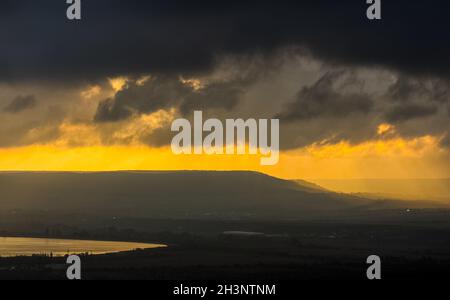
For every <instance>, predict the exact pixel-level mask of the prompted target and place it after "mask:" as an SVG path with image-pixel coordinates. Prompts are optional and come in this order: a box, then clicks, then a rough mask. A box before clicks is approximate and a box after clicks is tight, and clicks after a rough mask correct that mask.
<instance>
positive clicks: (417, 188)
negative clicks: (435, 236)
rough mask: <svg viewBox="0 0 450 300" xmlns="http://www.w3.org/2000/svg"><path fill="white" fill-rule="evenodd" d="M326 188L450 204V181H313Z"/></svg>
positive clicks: (373, 195)
mask: <svg viewBox="0 0 450 300" xmlns="http://www.w3.org/2000/svg"><path fill="white" fill-rule="evenodd" d="M313 181H314V182H315V183H317V184H319V185H321V186H323V187H324V188H327V189H330V190H333V191H338V192H342V193H353V194H365V196H369V197H378V198H380V197H381V198H383V197H384V198H397V199H407V200H432V201H442V202H447V203H450V179H348V180H339V179H336V180H331V179H330V180H313Z"/></svg>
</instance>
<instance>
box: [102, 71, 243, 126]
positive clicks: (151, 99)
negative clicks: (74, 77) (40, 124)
mask: <svg viewBox="0 0 450 300" xmlns="http://www.w3.org/2000/svg"><path fill="white" fill-rule="evenodd" d="M245 82H246V81H239V82H235V81H231V82H218V83H211V84H209V85H208V86H206V87H204V88H202V89H199V90H196V89H195V88H194V87H192V86H190V85H189V84H188V83H183V82H182V80H181V79H180V78H179V77H176V76H157V77H154V78H152V79H150V80H149V81H147V82H146V83H144V84H142V85H138V84H136V83H129V84H128V86H127V87H125V88H124V89H123V90H122V91H119V92H118V93H117V94H116V95H115V96H114V98H110V99H106V100H104V101H102V102H100V104H99V106H98V108H97V113H96V115H95V121H96V122H115V121H121V120H125V119H127V118H129V117H131V116H134V115H139V114H149V113H153V112H156V111H158V110H161V109H170V108H177V109H179V110H180V112H181V113H182V114H183V115H186V114H188V113H190V112H192V111H194V110H211V109H225V110H230V109H232V108H233V107H234V106H235V105H236V104H237V103H238V101H239V96H240V95H241V93H242V90H243V88H242V87H243V85H244V83H245Z"/></svg>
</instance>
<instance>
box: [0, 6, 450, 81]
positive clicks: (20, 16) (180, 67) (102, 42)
mask: <svg viewBox="0 0 450 300" xmlns="http://www.w3.org/2000/svg"><path fill="white" fill-rule="evenodd" d="M65 2H66V1H62V0H40V1H35V0H21V1H16V0H3V1H2V2H1V3H0V13H1V18H0V36H1V38H2V41H1V44H2V47H1V48H0V80H33V79H53V80H68V79H71V80H86V79H92V80H95V79H99V78H104V77H106V76H114V75H118V74H136V73H161V72H162V73H180V72H182V73H186V72H199V71H205V70H208V69H211V68H212V67H213V66H214V63H215V59H216V58H217V57H218V56H223V55H241V54H248V53H261V54H263V55H269V56H270V55H271V54H273V53H274V51H275V50H277V49H280V48H283V47H303V48H306V49H309V50H310V51H311V52H312V53H313V54H314V55H315V56H317V57H318V58H319V59H321V60H324V61H327V62H332V63H340V64H347V65H366V66H384V67H389V68H395V69H397V70H401V71H403V72H406V73H415V74H428V75H430V74H432V75H438V76H445V77H448V76H449V75H450V61H449V56H448V53H450V36H449V35H448V27H449V18H448V11H449V9H450V8H449V4H448V1H440V0H436V1H433V2H432V3H429V2H427V1H419V0H417V1H416V0H397V1H383V20H382V21H379V22H369V21H368V20H367V18H366V9H367V4H366V1H361V0H344V1H328V0H314V1H310V0H303V1H300V0H299V1H291V0H280V1H268V0H247V1H242V0H216V1H205V0H190V1H185V0H149V1H141V0H96V1H83V4H82V5H83V8H82V18H83V19H82V21H81V22H69V21H68V20H67V19H66V15H65V11H66V8H67V4H66V3H65Z"/></svg>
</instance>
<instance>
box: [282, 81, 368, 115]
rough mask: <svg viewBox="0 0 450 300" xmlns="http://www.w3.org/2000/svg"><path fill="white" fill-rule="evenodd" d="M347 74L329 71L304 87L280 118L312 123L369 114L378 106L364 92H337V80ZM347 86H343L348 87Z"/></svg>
mask: <svg viewBox="0 0 450 300" xmlns="http://www.w3.org/2000/svg"><path fill="white" fill-rule="evenodd" d="M346 75H348V74H347V72H329V73H327V74H325V75H324V76H323V77H322V78H320V79H319V80H318V81H317V82H316V83H315V84H314V85H312V86H308V87H305V88H303V89H302V90H301V91H300V92H299V93H298V95H297V99H296V101H295V102H294V103H292V104H290V105H288V107H287V108H286V110H285V111H284V112H283V113H281V114H280V115H279V116H278V117H277V118H279V119H281V120H283V121H295V120H308V119H315V118H322V117H336V118H345V117H348V116H349V115H352V114H354V113H359V114H368V113H369V112H370V111H371V110H372V108H373V106H374V103H373V101H372V99H370V97H369V96H368V95H367V94H364V93H346V94H344V93H342V92H340V91H337V90H336V89H335V86H334V85H335V84H336V81H338V80H339V79H341V78H342V77H343V76H346ZM346 84H347V83H345V82H344V83H343V85H344V86H345V85H346Z"/></svg>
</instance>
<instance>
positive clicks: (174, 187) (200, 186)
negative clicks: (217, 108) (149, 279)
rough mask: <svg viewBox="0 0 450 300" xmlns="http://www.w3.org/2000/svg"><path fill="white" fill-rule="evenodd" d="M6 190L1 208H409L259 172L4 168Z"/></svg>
mask: <svg viewBox="0 0 450 300" xmlns="http://www.w3.org/2000/svg"><path fill="white" fill-rule="evenodd" d="M0 191H1V193H2V194H1V200H0V211H11V210H34V211H36V210H37V211H51V212H61V213H88V214H97V215H107V216H110V215H114V216H121V217H147V218H236V219H240V218H269V219H270V218H283V219H285V218H290V219H292V218H301V217H304V216H314V215H323V214H327V213H335V212H342V211H348V210H364V209H377V208H382V209H390V208H403V207H404V208H408V207H410V203H406V202H395V201H392V202H389V201H375V200H369V199H366V198H363V197H356V196H348V195H344V194H337V193H332V192H328V191H326V190H323V189H321V188H320V187H318V186H316V185H314V184H309V183H306V182H294V181H286V180H281V179H277V178H273V177H270V176H267V175H263V174H259V173H255V172H188V171H186V172H110V173H0ZM414 205H416V206H418V205H419V204H417V203H415V204H414ZM421 205H424V204H423V203H422V204H421ZM425 205H426V204H425Z"/></svg>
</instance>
